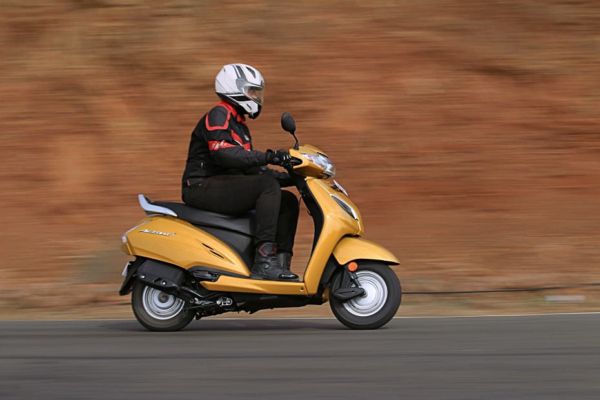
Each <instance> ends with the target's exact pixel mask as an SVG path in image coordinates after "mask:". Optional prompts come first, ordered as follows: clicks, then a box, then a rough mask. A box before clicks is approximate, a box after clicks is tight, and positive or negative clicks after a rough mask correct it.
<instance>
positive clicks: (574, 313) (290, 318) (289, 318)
mask: <svg viewBox="0 0 600 400" xmlns="http://www.w3.org/2000/svg"><path fill="white" fill-rule="evenodd" d="M568 315H600V311H582V312H564V313H532V314H483V315H407V316H398V317H394V318H393V319H451V318H511V317H554V316H568ZM207 320H209V321H292V320H299V321H303V320H316V321H323V320H332V321H337V320H336V319H335V317H265V318H256V317H250V316H248V317H233V318H223V317H217V318H211V317H209V318H208V319H207ZM85 321H89V322H102V321H135V319H133V318H99V319H98V318H97V319H4V320H0V323H2V322H85Z"/></svg>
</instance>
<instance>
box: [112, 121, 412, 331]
mask: <svg viewBox="0 0 600 400" xmlns="http://www.w3.org/2000/svg"><path fill="white" fill-rule="evenodd" d="M281 126H282V128H283V129H284V130H285V131H287V132H289V133H290V134H291V135H292V136H293V138H294V140H295V144H294V146H293V148H291V149H290V150H289V153H290V155H291V160H290V161H289V162H288V163H287V164H286V165H284V168H285V169H286V170H287V171H288V173H289V174H290V176H291V178H292V180H293V182H294V185H295V186H296V188H297V189H298V192H299V193H300V195H301V197H302V200H303V201H304V203H305V205H306V207H307V209H308V211H309V214H310V215H311V217H312V219H313V221H314V239H313V245H312V252H311V255H310V258H309V261H308V265H307V266H306V269H305V271H304V275H303V278H302V280H301V281H276V280H264V279H253V278H252V277H251V274H250V270H249V266H251V265H252V260H253V255H254V246H253V229H254V215H253V213H252V212H250V213H248V215H245V216H242V217H232V216H228V215H222V214H217V213H213V212H209V211H204V210H200V209H196V208H193V207H189V206H186V205H184V204H181V203H172V202H162V201H151V200H149V199H148V198H147V197H146V196H144V195H143V194H140V195H138V200H139V203H140V206H141V207H142V209H143V210H144V211H145V212H146V214H147V217H146V218H145V219H144V220H142V221H141V222H140V223H139V224H137V225H136V226H135V227H133V228H131V229H130V230H128V231H127V232H126V233H125V234H124V235H123V236H122V249H123V251H124V252H125V253H127V254H129V255H131V256H134V257H135V259H134V260H133V261H130V262H128V263H127V265H126V266H125V269H124V270H123V276H124V277H125V278H124V281H123V284H122V286H121V289H120V291H119V294H121V295H127V294H128V293H132V301H131V304H132V308H133V313H134V314H135V317H136V319H137V320H138V321H139V322H140V324H142V325H143V326H144V327H145V328H147V329H149V330H151V331H176V330H180V329H182V328H184V327H185V326H186V325H188V324H189V323H190V321H191V320H192V319H193V318H194V317H195V318H197V319H200V318H202V317H207V316H212V315H217V314H222V313H226V312H232V311H236V312H239V311H246V312H249V313H254V312H256V311H259V310H263V309H272V308H281V307H302V306H305V305H308V304H323V303H326V302H327V301H329V304H330V306H331V310H332V311H333V314H334V315H335V317H336V318H337V319H338V320H339V321H340V322H341V323H343V324H344V325H346V326H347V327H349V328H352V329H377V328H379V327H381V326H383V325H385V324H386V323H387V322H389V321H390V319H392V317H393V316H394V315H395V314H396V311H397V310H398V307H399V306H400V302H401V297H402V291H401V287H400V281H399V280H398V277H397V276H396V274H395V273H394V271H393V270H392V269H391V268H390V266H391V265H397V264H398V263H399V262H398V259H397V258H396V257H395V256H394V255H393V254H392V253H391V252H389V251H388V250H386V249H384V248H383V247H381V246H379V245H377V244H375V243H373V242H370V241H368V240H366V239H364V238H363V237H362V235H363V232H364V227H363V222H362V219H361V216H360V213H359V211H358V208H357V207H356V205H355V204H354V203H353V202H352V201H351V200H350V198H349V197H348V193H347V192H346V190H345V189H344V188H343V187H342V186H341V185H340V184H339V183H337V182H336V181H335V180H334V179H333V177H334V176H335V167H334V165H333V164H332V163H331V161H330V160H329V158H328V157H327V155H326V154H325V153H324V152H322V151H321V150H319V149H318V148H316V147H313V146H310V145H302V146H300V145H299V142H298V138H297V137H296V134H295V132H296V123H295V121H294V118H293V117H292V116H291V114H290V113H283V114H282V116H281Z"/></svg>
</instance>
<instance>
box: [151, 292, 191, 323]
mask: <svg viewBox="0 0 600 400" xmlns="http://www.w3.org/2000/svg"><path fill="white" fill-rule="evenodd" d="M142 304H143V306H144V310H145V311H146V312H147V313H148V315H150V316H151V317H152V318H155V319H160V320H166V319H171V318H173V317H175V316H177V315H178V314H179V313H180V312H181V310H183V306H184V302H183V300H181V299H179V298H177V297H175V296H173V295H172V294H168V293H165V292H163V291H160V290H158V289H154V288H151V287H149V286H146V287H145V288H144V292H143V293H142Z"/></svg>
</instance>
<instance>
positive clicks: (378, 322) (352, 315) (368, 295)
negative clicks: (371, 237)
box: [329, 261, 402, 329]
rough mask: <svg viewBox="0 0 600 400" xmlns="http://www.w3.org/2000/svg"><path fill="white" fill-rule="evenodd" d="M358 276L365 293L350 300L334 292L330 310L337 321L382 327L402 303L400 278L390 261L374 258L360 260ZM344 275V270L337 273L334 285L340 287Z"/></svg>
mask: <svg viewBox="0 0 600 400" xmlns="http://www.w3.org/2000/svg"><path fill="white" fill-rule="evenodd" d="M356 276H357V277H358V282H359V284H360V286H361V287H362V288H363V289H364V290H365V295H364V296H361V297H357V298H354V299H351V300H348V301H341V300H338V299H336V298H335V297H333V296H331V297H330V299H329V305H330V306H331V311H333V314H334V315H335V317H336V318H337V319H338V321H340V322H341V323H342V324H344V325H346V326H347V327H349V328H352V329H377V328H380V327H382V326H383V325H385V324H387V323H388V322H389V321H390V320H391V319H392V318H393V317H394V315H395V314H396V311H398V307H400V302H401V300H402V289H401V287H400V281H399V280H398V277H397V276H396V274H395V273H394V271H392V269H391V268H390V267H389V266H388V265H385V264H380V263H376V262H372V261H371V262H369V261H365V262H361V263H360V266H359V269H358V271H356ZM341 278H342V274H341V273H338V274H337V275H336V276H334V278H333V281H332V283H331V288H333V289H335V288H338V287H339V285H340V280H341Z"/></svg>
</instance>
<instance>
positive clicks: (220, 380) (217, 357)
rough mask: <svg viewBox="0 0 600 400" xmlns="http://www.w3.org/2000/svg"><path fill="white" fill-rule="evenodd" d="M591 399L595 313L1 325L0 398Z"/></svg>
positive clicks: (599, 358) (598, 349) (599, 321)
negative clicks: (174, 327)
mask: <svg viewBox="0 0 600 400" xmlns="http://www.w3.org/2000/svg"><path fill="white" fill-rule="evenodd" d="M400 398H406V399H409V398H410V399H600V314H585V315H553V316H521V317H483V318H435V319H404V318H400V319H395V320H393V321H392V322H391V323H390V324H389V325H388V326H387V327H385V328H382V329H380V330H377V331H351V330H348V329H345V328H343V327H342V326H341V325H340V324H339V323H338V322H337V321H335V320H261V319H246V320H215V319H213V320H210V319H207V320H202V321H194V322H193V323H192V324H191V325H190V326H188V328H187V329H186V330H184V331H182V332H177V333H151V332H146V331H144V330H142V328H141V327H140V326H139V325H138V324H137V322H136V321H133V320H132V321H70V322H61V321H49V322H9V321H4V322H0V399H3V400H9V399H62V400H64V399H78V400H81V399H130V400H134V399H372V400H374V399H400Z"/></svg>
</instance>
